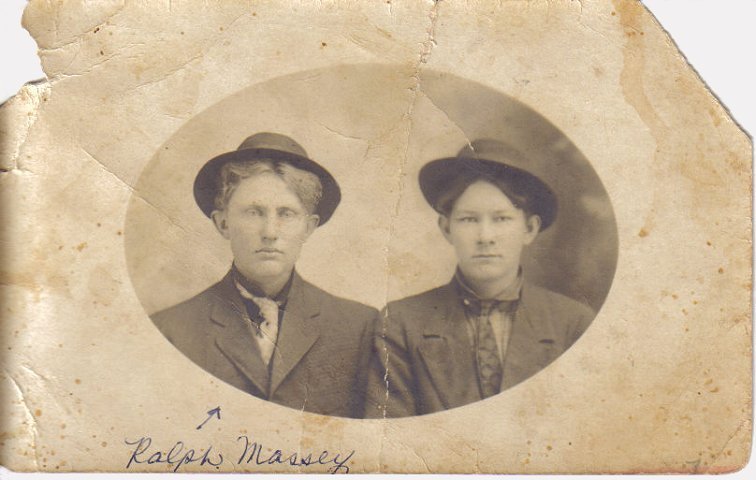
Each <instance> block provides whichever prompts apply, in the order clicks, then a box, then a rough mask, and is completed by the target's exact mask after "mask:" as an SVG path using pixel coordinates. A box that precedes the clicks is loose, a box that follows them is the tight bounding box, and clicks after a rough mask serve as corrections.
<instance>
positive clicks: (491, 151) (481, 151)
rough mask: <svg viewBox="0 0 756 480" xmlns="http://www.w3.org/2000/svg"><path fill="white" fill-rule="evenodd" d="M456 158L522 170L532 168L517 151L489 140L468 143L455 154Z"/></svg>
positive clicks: (499, 142) (504, 144)
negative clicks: (482, 161) (509, 166)
mask: <svg viewBox="0 0 756 480" xmlns="http://www.w3.org/2000/svg"><path fill="white" fill-rule="evenodd" d="M457 158H460V159H472V160H490V161H494V162H498V163H504V164H507V165H511V166H513V167H518V168H522V169H529V168H532V165H530V164H531V162H529V161H528V160H527V158H525V156H524V155H523V154H522V153H521V152H520V151H519V150H517V149H515V148H514V147H512V146H511V145H508V144H506V143H504V142H501V141H499V140H494V139H490V138H481V139H477V140H473V141H472V142H470V143H468V144H467V145H465V146H464V147H462V149H461V150H460V151H459V152H458V153H457Z"/></svg>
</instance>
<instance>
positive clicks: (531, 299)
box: [522, 283, 596, 320]
mask: <svg viewBox="0 0 756 480" xmlns="http://www.w3.org/2000/svg"><path fill="white" fill-rule="evenodd" d="M522 295H523V297H522V298H523V302H525V303H526V304H527V306H528V307H529V308H538V309H542V310H548V311H550V312H553V313H556V314H558V315H559V316H560V317H562V318H574V319H578V320H580V319H584V318H590V319H593V317H595V316H596V312H594V311H593V309H592V308H591V307H589V306H588V305H586V304H585V303H583V302H580V301H578V300H575V299H574V298H570V297H568V296H566V295H563V294H561V293H557V292H555V291H553V290H549V289H547V288H544V287H541V286H538V285H533V284H530V283H526V284H525V285H524V286H523V291H522Z"/></svg>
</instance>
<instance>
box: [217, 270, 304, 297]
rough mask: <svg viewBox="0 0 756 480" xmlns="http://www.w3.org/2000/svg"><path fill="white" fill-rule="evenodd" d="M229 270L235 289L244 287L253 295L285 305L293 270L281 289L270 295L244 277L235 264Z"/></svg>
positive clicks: (292, 278)
mask: <svg viewBox="0 0 756 480" xmlns="http://www.w3.org/2000/svg"><path fill="white" fill-rule="evenodd" d="M231 271H232V272H233V276H234V284H235V285H236V288H237V289H244V290H245V291H246V292H247V293H249V294H250V295H252V296H255V297H262V298H270V299H271V300H273V301H274V302H276V303H277V304H278V306H279V307H283V306H285V305H286V301H287V300H288V298H289V291H290V290H291V284H292V282H293V280H294V270H292V271H291V275H290V276H289V280H287V282H286V284H285V285H284V286H283V288H282V289H281V291H279V292H278V293H277V294H275V295H274V296H272V297H270V296H268V295H265V292H263V290H262V289H261V288H260V287H258V286H257V285H256V284H255V283H254V282H251V281H250V280H249V279H247V277H245V276H244V275H243V274H242V273H241V272H240V271H239V269H238V268H236V265H232V266H231Z"/></svg>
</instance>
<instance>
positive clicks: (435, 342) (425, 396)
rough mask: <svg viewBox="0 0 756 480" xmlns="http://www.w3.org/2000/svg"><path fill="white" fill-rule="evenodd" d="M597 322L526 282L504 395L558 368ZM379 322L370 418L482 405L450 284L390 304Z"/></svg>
mask: <svg viewBox="0 0 756 480" xmlns="http://www.w3.org/2000/svg"><path fill="white" fill-rule="evenodd" d="M594 316H595V314H594V312H593V311H592V310H591V309H590V308H589V307H587V306H586V305H584V304H582V303H579V302H577V301H575V300H572V299H570V298H568V297H565V296H564V295H560V294H558V293H555V292H552V291H550V290H546V289H544V288H541V287H538V286H535V285H532V284H528V283H525V284H524V285H523V287H522V292H521V296H520V302H519V306H518V308H517V311H516V313H515V316H514V319H513V323H512V331H511V335H510V338H509V344H508V348H507V351H506V356H505V358H504V361H503V379H502V390H504V389H506V388H510V387H512V386H514V385H516V384H518V383H520V382H522V381H523V380H525V379H527V378H529V377H530V376H532V375H534V374H535V373H537V372H538V371H540V370H541V369H543V368H544V367H546V366H547V365H548V364H550V363H551V362H552V361H554V360H555V359H556V358H557V357H558V356H559V355H561V354H562V353H563V352H564V351H565V350H567V349H568V348H569V347H570V346H571V345H572V344H573V343H574V342H575V341H576V340H577V339H578V338H579V337H580V335H582V334H583V332H584V331H585V330H586V328H587V327H588V325H589V324H590V323H591V321H593V318H594ZM382 317H383V318H382V320H380V321H381V322H382V327H381V325H378V326H377V327H376V330H377V332H378V334H377V335H376V340H375V353H374V356H373V360H372V361H371V371H370V379H369V387H368V390H369V392H370V399H369V400H368V406H367V416H368V417H371V418H380V417H383V416H384V413H385V416H386V417H404V416H410V415H424V414H427V413H433V412H438V411H441V410H446V409H449V408H455V407H459V406H462V405H466V404H468V403H472V402H475V401H478V400H481V398H482V397H481V394H480V389H479V386H478V373H477V367H476V363H475V361H476V360H475V351H474V348H473V347H472V346H471V344H470V336H469V333H468V330H467V328H468V327H467V321H466V316H465V311H464V307H463V305H462V302H461V299H460V297H459V294H458V293H457V291H456V289H455V287H454V285H453V283H450V284H448V285H445V286H442V287H439V288H436V289H434V290H430V291H428V292H425V293H421V294H419V295H416V296H412V297H408V298H405V299H402V300H398V301H395V302H392V303H389V304H388V306H387V307H386V309H385V310H384V311H383V312H382ZM387 372H388V373H387ZM387 382H388V395H386V389H387V386H386V385H387Z"/></svg>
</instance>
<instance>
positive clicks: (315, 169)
mask: <svg viewBox="0 0 756 480" xmlns="http://www.w3.org/2000/svg"><path fill="white" fill-rule="evenodd" d="M255 159H267V160H272V161H274V162H286V163H288V164H290V165H291V166H293V167H296V168H299V169H302V170H305V171H308V172H311V173H314V174H315V175H317V176H318V178H319V179H320V183H321V185H322V187H323V194H322V196H321V198H320V201H319V202H318V205H317V206H316V208H315V212H314V213H316V214H317V215H318V217H320V223H319V224H320V225H323V224H324V223H326V222H327V221H328V219H329V218H331V215H333V212H334V210H336V207H337V206H338V205H339V202H340V201H341V190H340V189H339V185H338V183H336V179H334V178H333V176H332V175H331V174H330V173H328V170H326V169H325V168H323V167H322V166H320V165H319V164H318V163H317V162H315V161H314V160H312V159H311V158H309V155H307V152H306V151H305V149H304V148H302V146H301V145H299V144H298V143H297V142H295V141H294V140H292V139H291V138H289V137H287V136H286V135H281V134H278V133H269V132H262V133H257V134H255V135H252V136H250V137H248V138H247V139H246V140H244V141H243V142H242V144H241V145H239V148H238V149H236V150H235V151H233V152H227V153H223V154H221V155H218V156H217V157H214V158H212V159H211V160H209V161H208V162H207V163H205V165H204V166H203V167H202V168H201V169H200V171H199V173H197V177H196V178H195V179H194V200H195V201H196V202H197V205H198V206H199V208H200V210H202V212H203V213H204V214H205V215H206V216H208V217H210V216H211V215H212V213H213V211H214V210H216V207H215V197H216V196H217V194H218V191H219V190H220V188H221V187H222V185H221V179H220V172H221V168H223V166H224V165H226V164H227V163H229V162H243V161H248V160H255Z"/></svg>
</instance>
